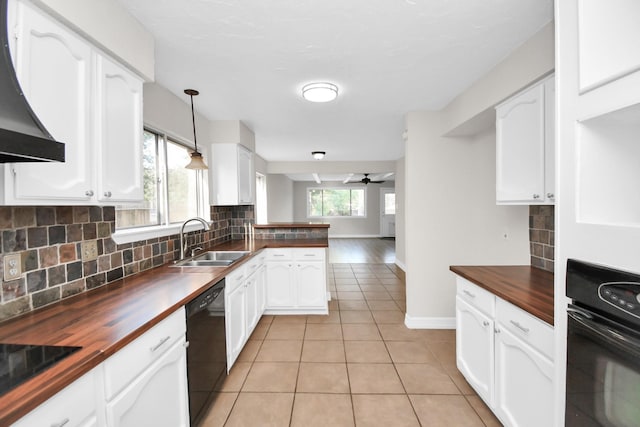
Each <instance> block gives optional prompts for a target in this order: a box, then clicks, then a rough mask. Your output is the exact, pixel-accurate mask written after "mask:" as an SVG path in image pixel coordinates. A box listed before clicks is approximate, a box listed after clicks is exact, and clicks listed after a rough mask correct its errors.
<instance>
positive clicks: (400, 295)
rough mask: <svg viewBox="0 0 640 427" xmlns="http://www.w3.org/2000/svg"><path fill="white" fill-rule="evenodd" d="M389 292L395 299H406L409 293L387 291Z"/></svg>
mask: <svg viewBox="0 0 640 427" xmlns="http://www.w3.org/2000/svg"><path fill="white" fill-rule="evenodd" d="M387 292H389V296H390V297H391V299H392V300H394V301H406V299H407V294H406V293H405V292H403V291H387Z"/></svg>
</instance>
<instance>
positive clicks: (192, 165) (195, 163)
mask: <svg viewBox="0 0 640 427" xmlns="http://www.w3.org/2000/svg"><path fill="white" fill-rule="evenodd" d="M190 156H191V161H190V162H189V164H188V165H187V166H185V168H187V169H196V170H204V169H209V168H208V167H207V165H206V164H205V162H204V159H203V158H202V154H200V153H199V152H197V151H194V152H193V153H191V154H190Z"/></svg>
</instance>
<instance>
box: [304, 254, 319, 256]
mask: <svg viewBox="0 0 640 427" xmlns="http://www.w3.org/2000/svg"><path fill="white" fill-rule="evenodd" d="M304 256H316V254H304Z"/></svg>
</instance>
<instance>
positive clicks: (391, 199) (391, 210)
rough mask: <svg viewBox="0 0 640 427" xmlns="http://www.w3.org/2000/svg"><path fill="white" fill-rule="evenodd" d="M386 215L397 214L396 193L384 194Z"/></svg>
mask: <svg viewBox="0 0 640 427" xmlns="http://www.w3.org/2000/svg"><path fill="white" fill-rule="evenodd" d="M383 214H384V215H395V214H396V193H384V212H383Z"/></svg>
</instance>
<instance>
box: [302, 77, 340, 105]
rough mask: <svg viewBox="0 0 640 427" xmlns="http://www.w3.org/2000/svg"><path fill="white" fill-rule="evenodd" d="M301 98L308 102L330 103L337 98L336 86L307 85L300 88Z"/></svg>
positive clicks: (325, 84) (325, 83)
mask: <svg viewBox="0 0 640 427" xmlns="http://www.w3.org/2000/svg"><path fill="white" fill-rule="evenodd" d="M302 97H303V98H304V99H306V100H307V101H310V102H331V101H333V100H334V99H336V98H337V97H338V86H336V85H334V84H333V83H327V82H318V83H309V84H307V85H304V86H303V87H302Z"/></svg>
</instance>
